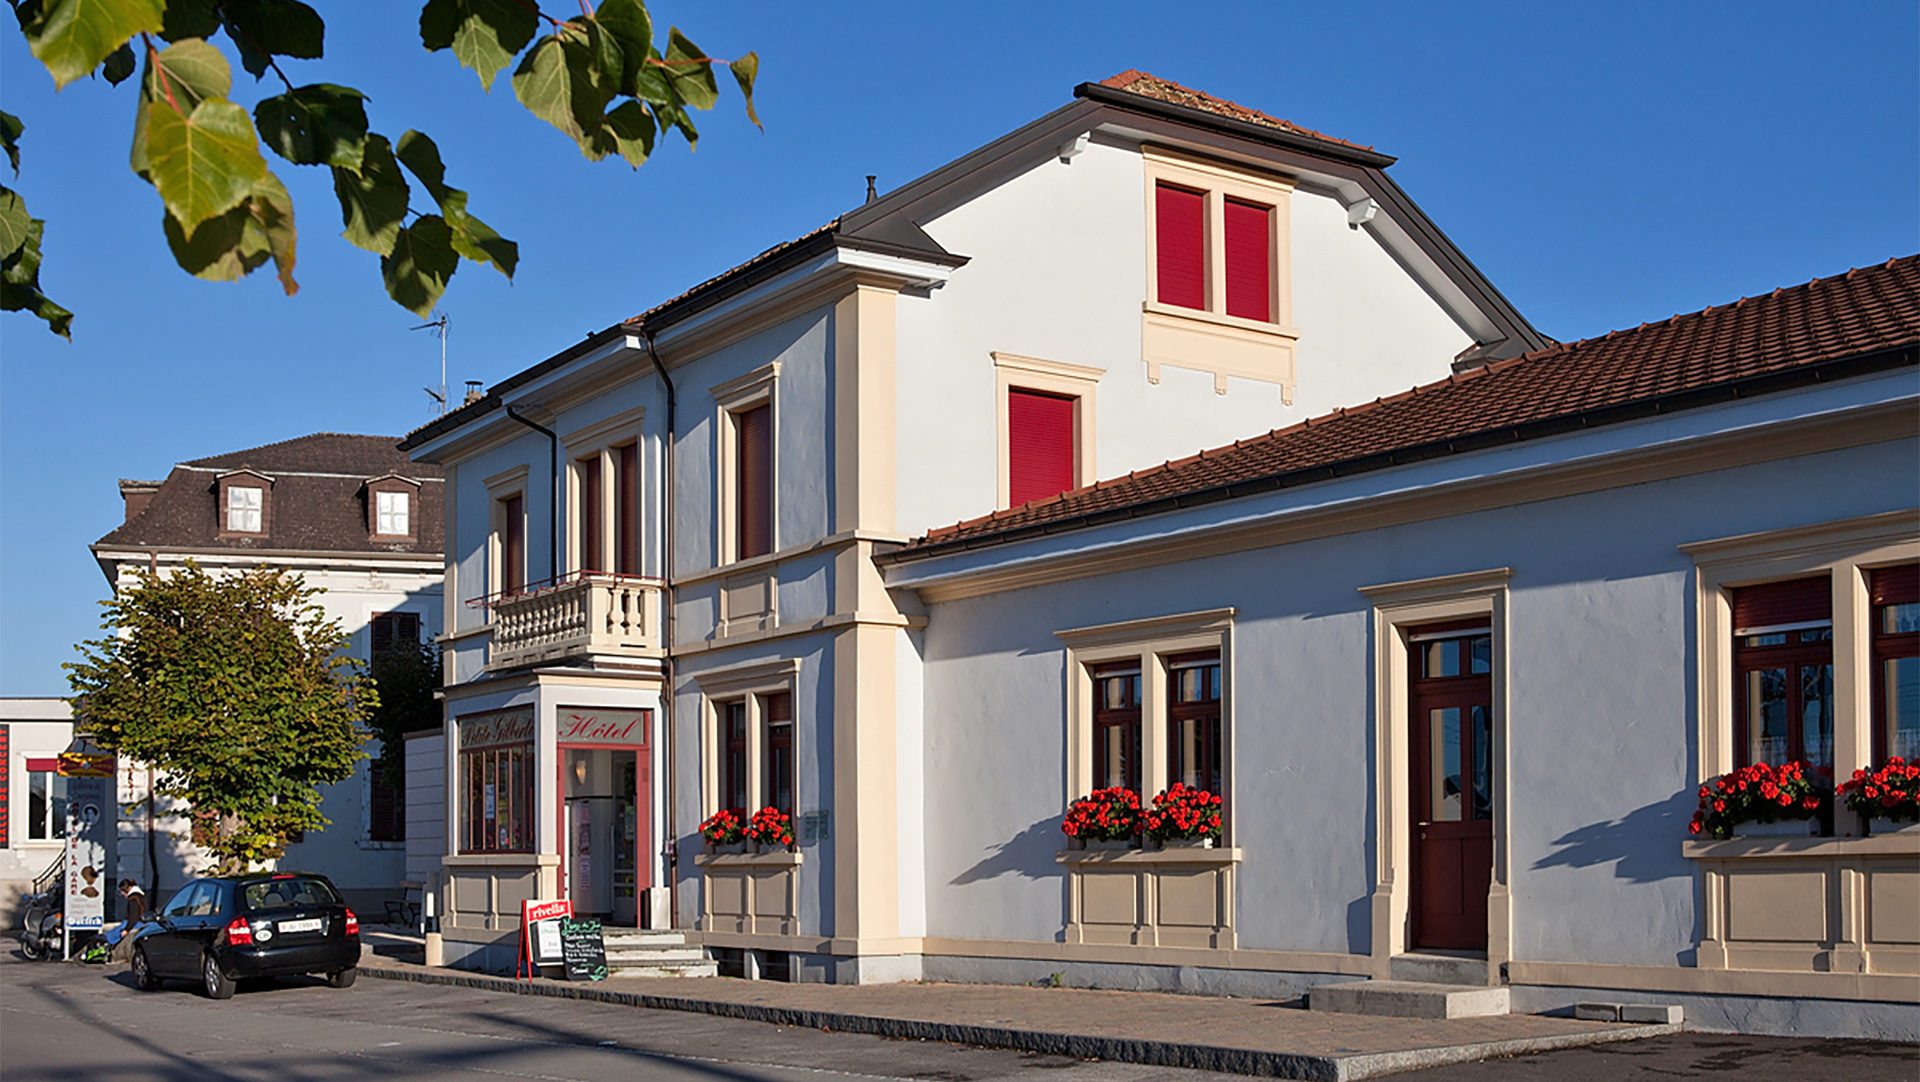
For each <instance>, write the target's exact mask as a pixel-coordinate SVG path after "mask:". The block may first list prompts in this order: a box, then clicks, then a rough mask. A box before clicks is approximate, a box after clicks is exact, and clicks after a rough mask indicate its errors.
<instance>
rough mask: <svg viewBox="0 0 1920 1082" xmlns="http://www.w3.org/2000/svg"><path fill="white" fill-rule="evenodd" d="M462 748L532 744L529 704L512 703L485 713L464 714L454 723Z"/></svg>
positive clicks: (530, 708) (531, 717) (531, 716)
mask: <svg viewBox="0 0 1920 1082" xmlns="http://www.w3.org/2000/svg"><path fill="white" fill-rule="evenodd" d="M456 724H457V725H458V726H459V729H460V746H461V747H462V748H484V747H491V746H493V745H495V744H531V743H533V707H531V706H516V707H514V708H513V709H511V710H495V711H493V712H491V713H486V714H468V715H467V716H466V717H463V718H460V719H459V720H458V721H457V723H456Z"/></svg>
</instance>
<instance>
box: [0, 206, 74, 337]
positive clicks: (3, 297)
mask: <svg viewBox="0 0 1920 1082" xmlns="http://www.w3.org/2000/svg"><path fill="white" fill-rule="evenodd" d="M45 229H46V223H45V222H43V221H41V220H40V219H38V218H34V219H30V220H29V223H28V226H27V239H26V242H25V243H23V244H22V245H21V246H20V248H19V249H18V250H17V251H15V252H14V253H13V254H12V255H9V256H7V257H6V258H5V259H0V312H31V313H32V314H33V315H35V316H38V317H39V318H40V319H42V320H44V321H45V322H46V324H47V329H48V330H50V331H52V332H53V333H55V334H57V335H59V336H60V337H62V338H66V339H71V338H72V337H73V335H72V333H70V328H71V327H72V325H73V313H72V312H69V311H67V310H66V309H65V308H62V307H60V306H59V305H57V304H55V303H53V300H52V299H51V298H49V297H48V296H47V295H46V294H45V293H42V292H40V237H41V234H42V232H43V231H44V230H45Z"/></svg>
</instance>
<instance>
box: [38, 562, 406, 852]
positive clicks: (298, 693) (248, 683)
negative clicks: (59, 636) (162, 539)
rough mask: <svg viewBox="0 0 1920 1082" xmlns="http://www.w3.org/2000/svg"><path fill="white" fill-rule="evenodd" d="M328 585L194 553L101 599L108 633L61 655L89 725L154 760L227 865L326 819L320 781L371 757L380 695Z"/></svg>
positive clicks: (158, 784)
mask: <svg viewBox="0 0 1920 1082" xmlns="http://www.w3.org/2000/svg"><path fill="white" fill-rule="evenodd" d="M320 592H321V591H320V590H319V589H318V588H316V587H309V586H306V585H305V584H304V583H302V581H301V580H300V578H299V576H297V575H293V574H289V573H287V572H284V571H276V570H268V569H265V568H262V569H259V570H256V571H251V572H247V573H245V574H238V575H209V574H207V573H206V572H205V571H203V570H201V569H200V567H199V565H197V564H195V563H192V562H191V561H190V562H188V564H187V565H186V567H185V568H184V569H183V570H181V571H179V572H177V573H174V574H171V575H166V576H160V577H151V578H149V577H140V578H137V579H136V581H135V582H134V583H133V584H132V585H130V586H127V587H125V588H123V589H122V590H120V591H119V592H118V594H117V596H115V597H114V598H113V600H111V601H106V602H102V605H103V606H104V608H105V609H106V618H105V621H104V622H103V623H102V625H101V630H102V631H104V632H105V633H106V634H105V635H104V636H103V637H102V638H99V639H95V640H92V641H89V642H84V643H81V644H80V646H79V647H78V649H79V651H80V653H81V654H82V655H83V657H84V660H83V661H80V662H77V663H69V664H67V665H65V666H64V668H65V669H66V670H67V680H68V683H69V684H70V685H71V686H72V688H73V704H74V716H75V718H76V719H78V724H77V726H76V727H77V728H78V730H79V731H80V732H82V733H85V734H86V735H88V736H90V737H92V738H93V741H94V742H95V743H96V744H98V745H100V746H101V747H102V748H104V749H106V750H108V751H111V752H113V753H115V754H116V755H120V756H123V757H125V758H129V759H132V760H135V761H137V762H143V763H148V764H151V765H152V766H153V768H154V771H155V794H156V795H157V796H164V797H171V798H174V799H176V800H180V801H184V802H185V803H186V804H187V806H188V808H189V809H190V810H189V811H188V812H182V813H178V814H191V815H193V816H194V817H196V818H198V819H203V820H205V821H207V822H208V823H210V824H211V825H212V826H213V828H214V829H213V830H211V831H210V832H208V833H207V835H206V841H205V844H206V847H207V849H208V851H209V852H210V854H211V855H212V857H213V858H214V860H215V861H216V862H217V866H218V867H219V869H220V870H222V871H229V872H231V871H240V870H244V869H246V868H249V867H252V866H254V865H257V864H259V863H260V862H262V861H266V860H270V859H272V858H274V857H277V856H279V855H280V854H281V852H282V851H283V850H284V848H285V846H286V840H287V838H288V836H289V835H291V834H293V833H294V832H296V831H308V830H319V829H322V828H324V827H325V826H326V825H327V819H326V817H325V816H323V815H321V814H320V788H319V787H320V786H322V785H328V784H331V783H333V782H338V781H342V780H344V779H346V778H347V777H349V776H350V775H351V774H352V773H353V768H354V764H355V763H357V762H359V761H360V760H361V759H363V758H365V757H366V753H365V752H364V751H362V750H361V746H362V744H364V743H365V741H366V737H367V733H366V731H365V730H364V729H363V728H362V727H361V726H362V723H363V722H364V721H365V720H366V718H367V716H368V715H369V714H370V713H371V712H372V711H373V710H374V709H375V708H376V706H377V705H378V703H379V696H378V694H377V693H376V692H375V691H374V688H373V686H372V683H371V681H370V680H369V679H368V678H367V675H366V673H365V671H364V669H363V668H362V666H361V664H360V663H359V662H358V661H355V660H353V659H352V658H349V657H347V656H345V654H344V653H343V652H342V648H343V647H344V646H345V644H346V635H345V634H344V633H343V632H342V631H341V629H340V626H339V624H338V623H337V622H335V621H332V620H328V619H327V618H326V617H325V615H324V614H323V613H322V610H321V608H320V606H319V605H317V604H315V603H314V600H313V599H314V597H315V596H316V595H317V594H319V593H320Z"/></svg>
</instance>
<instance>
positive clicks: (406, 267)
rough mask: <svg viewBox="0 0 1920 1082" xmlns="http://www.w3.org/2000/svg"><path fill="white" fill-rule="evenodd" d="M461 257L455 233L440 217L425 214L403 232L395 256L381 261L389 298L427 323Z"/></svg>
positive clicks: (457, 268) (394, 248)
mask: <svg viewBox="0 0 1920 1082" xmlns="http://www.w3.org/2000/svg"><path fill="white" fill-rule="evenodd" d="M459 269H460V254H459V253H458V252H456V251H454V248H453V231H452V230H451V229H449V228H447V223H446V220H445V219H443V218H441V217H440V216H439V215H437V214H424V215H421V216H420V217H419V218H417V219H415V220H414V223H413V224H412V225H410V226H407V227H406V228H404V229H402V230H400V236H399V237H398V239H396V240H395V241H394V245H393V252H392V254H391V255H386V256H382V257H381V258H380V277H381V278H383V279H385V280H386V283H387V296H389V297H392V298H393V299H394V300H395V301H396V302H397V303H398V304H399V305H400V307H402V308H405V309H407V310H408V311H410V312H413V313H414V314H415V315H418V316H419V317H420V318H422V319H425V318H426V317H427V316H429V315H431V314H432V313H433V306H434V304H435V303H437V302H438V301H439V300H440V294H442V293H444V292H446V289H447V282H448V281H449V280H451V279H452V278H453V272H454V271H456V270H459Z"/></svg>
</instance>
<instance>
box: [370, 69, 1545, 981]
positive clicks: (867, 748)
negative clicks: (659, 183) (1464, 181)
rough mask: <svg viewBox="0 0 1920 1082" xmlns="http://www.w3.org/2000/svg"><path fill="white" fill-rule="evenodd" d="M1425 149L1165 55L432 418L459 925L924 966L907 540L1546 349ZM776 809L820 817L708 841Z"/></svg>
mask: <svg viewBox="0 0 1920 1082" xmlns="http://www.w3.org/2000/svg"><path fill="white" fill-rule="evenodd" d="M1195 101H1198V102H1200V103H1201V105H1200V106H1195V105H1193V104H1192V103H1193V102H1195ZM1181 102H1185V103H1187V104H1180V103H1181ZM1390 162H1391V159H1390V158H1387V157H1386V156H1384V155H1380V154H1377V153H1374V152H1372V151H1370V150H1367V149H1365V148H1360V147H1356V146H1353V145H1352V144H1347V143H1343V142H1341V141H1339V140H1333V139H1328V138H1326V137H1323V136H1319V135H1317V134H1315V133H1310V132H1306V131H1305V130H1304V129H1300V128H1297V127H1295V126H1293V125H1290V124H1287V123H1286V122H1284V121H1278V120H1275V119H1273V118H1271V117H1267V116H1265V115H1264V114H1258V113H1252V112H1251V111H1249V110H1243V109H1239V108H1238V107H1234V106H1229V105H1227V104H1226V103H1223V102H1218V101H1216V100H1214V99H1210V98H1206V97H1205V96H1204V95H1200V96H1197V97H1196V96H1194V95H1193V94H1192V93H1191V92H1187V91H1184V89H1183V88H1176V87H1172V85H1171V84H1166V83H1163V82H1161V81H1159V80H1155V79H1153V78H1151V77H1149V76H1143V75H1140V74H1139V73H1137V72H1130V73H1127V74H1126V75H1124V76H1120V77H1116V79H1113V80H1108V81H1107V83H1105V84H1089V85H1087V86H1083V87H1081V88H1079V89H1078V90H1077V91H1076V100H1075V101H1074V102H1073V103H1072V104H1070V105H1068V106H1065V107H1063V108H1062V109H1060V110H1058V111H1056V112H1054V113H1052V114H1049V115H1048V116H1046V117H1043V118H1041V119H1040V120H1038V121H1035V122H1034V123H1032V124H1030V125H1028V126H1027V127H1025V128H1022V129H1020V130H1019V131H1016V132H1013V133H1011V134H1010V135H1008V136H1006V137H1005V138H1003V139H1001V140H999V141H996V142H995V143H993V144H990V145H988V146H987V147H983V148H981V149H980V150H978V151H976V152H974V153H972V154H969V155H967V156H966V157H963V158H961V159H958V160H957V161H955V162H954V163H952V164H950V165H948V166H946V167H943V168H942V169H940V170H937V171H935V172H934V173H932V174H929V175H928V176H927V177H923V178H921V179H920V180H917V181H914V182H913V183H911V184H908V185H906V186H905V187H903V188H901V189H899V190H898V191H895V192H892V193H889V194H888V195H886V196H884V197H879V198H877V199H875V200H874V201H872V202H869V203H868V204H867V205H865V206H863V207H860V208H858V209H856V210H854V211H852V212H849V213H848V214H845V215H842V216H841V217H840V218H838V219H836V220H835V221H834V222H833V223H831V224H830V225H828V226H827V227H824V228H823V229H821V230H817V231H815V232H814V233H811V234H808V235H807V236H805V237H802V238H799V239H798V240H795V241H792V242H789V243H787V244H783V245H780V246H778V247H776V248H773V249H770V250H769V251H768V252H766V253H763V254H762V255H760V256H758V257H756V258H755V259H753V260H750V261H749V262H747V263H745V264H742V265H741V266H740V267H737V268H735V269H734V270H733V271H730V272H728V273H727V274H725V275H722V276H721V277H719V278H717V279H714V280H712V281H710V282H708V283H705V284H703V285H701V286H699V287H696V288H695V289H694V290H692V291H690V292H689V293H687V294H685V295H683V296H682V297H680V298H677V299H676V300H674V301H672V302H669V303H667V304H665V305H662V306H660V307H659V308H656V309H654V310H652V311H649V312H647V313H645V314H644V315H642V316H639V317H636V318H634V319H632V320H629V321H626V322H624V323H622V324H619V325H616V326H614V327H610V328H608V329H607V330H606V331H603V332H601V333H599V334H597V335H594V336H591V337H590V338H589V339H588V340H586V341H585V342H583V343H581V344H580V345H578V346H575V347H573V348H572V349H570V350H568V351H566V352H564V353H561V354H558V355H556V356H554V357H552V358H549V359H548V360H546V361H543V362H541V363H540V364H538V365H535V366H534V367H532V368H530V369H528V370H526V371H525V372H522V373H520V374H519V375H516V376H514V377H512V378H510V379H508V380H506V381H504V382H502V383H501V384H499V385H496V386H495V387H493V388H492V389H491V390H490V392H489V393H488V394H487V395H486V396H485V397H484V398H483V399H481V400H480V401H479V402H476V403H474V404H471V405H469V406H467V407H465V408H463V409H462V410H460V411H457V412H456V413H453V414H450V415H449V416H448V417H447V418H445V419H443V420H442V421H440V422H436V423H435V424H432V425H429V426H426V427H425V428H423V429H421V430H419V431H417V432H415V433H413V434H412V435H410V436H409V437H408V438H407V440H406V441H405V442H404V443H403V446H404V447H405V448H407V449H408V450H410V451H411V453H412V454H413V455H414V457H415V458H416V459H418V460H423V461H427V462H430V463H433V464H436V465H438V466H440V467H441V468H442V469H444V470H445V471H446V476H447V479H448V493H449V495H448V505H447V506H448V516H449V517H448V528H447V534H448V538H449V548H448V559H447V591H446V605H447V608H446V615H445V622H446V626H447V628H448V632H447V636H446V646H447V656H448V659H449V665H448V668H447V681H448V682H447V688H446V696H447V701H448V732H447V735H448V746H447V751H446V754H447V759H446V770H447V778H448V779H449V782H450V784H449V800H448V815H447V822H448V839H449V841H448V845H449V849H448V852H449V856H448V858H447V860H446V864H445V867H446V889H447V895H448V896H447V898H446V900H445V910H446V913H447V919H446V920H445V921H443V923H442V928H443V932H444V934H445V937H446V949H447V957H448V959H449V961H452V962H456V963H457V962H460V961H461V960H462V959H466V961H467V964H474V965H487V966H491V967H495V968H500V967H504V966H506V965H510V964H511V957H512V951H513V949H514V937H515V935H516V934H517V929H518V921H519V907H520V903H521V902H523V901H525V900H528V899H532V898H549V897H556V896H561V895H569V896H574V899H575V906H576V909H579V910H583V911H587V912H597V913H602V914H604V915H605V916H607V917H608V918H609V919H611V920H614V921H616V922H623V923H624V922H637V923H641V924H645V925H649V926H656V927H659V926H667V925H672V926H676V927H682V928H689V929H695V930H697V931H698V932H699V934H700V938H701V939H702V941H703V942H705V943H706V944H707V945H708V946H709V947H710V948H713V949H715V950H718V951H723V952H733V953H740V952H746V953H748V954H749V955H750V956H751V957H754V958H756V959H759V960H761V961H764V962H766V963H767V965H768V966H769V967H770V968H772V969H773V970H775V971H778V970H779V969H781V968H782V967H784V968H786V970H787V972H789V973H790V974H792V975H795V976H797V977H802V978H806V979H816V980H820V979H824V980H840V981H853V980H882V979H901V978H911V977H915V976H918V975H919V973H920V968H919V950H918V946H917V944H918V943H919V940H920V938H921V937H923V936H924V935H925V934H927V926H926V920H927V916H926V915H927V907H928V904H929V902H928V885H927V882H926V880H925V875H926V867H927V865H926V859H927V850H926V843H925V837H926V836H925V832H924V829H923V826H924V818H923V817H924V808H923V806H922V804H921V800H920V790H921V778H922V773H923V771H924V769H925V765H924V762H925V758H924V757H925V754H926V747H925V745H924V733H923V730H922V715H923V701H924V700H923V690H922V679H923V678H922V662H921V658H920V647H919V645H918V643H919V634H920V631H921V629H922V628H923V627H924V625H925V619H926V617H925V613H924V612H923V611H922V610H921V609H920V608H919V607H918V605H917V603H915V602H914V601H912V599H910V598H909V599H907V600H906V601H905V602H904V603H903V602H902V599H901V598H900V597H899V596H896V595H894V594H891V593H889V592H888V591H887V590H886V588H885V586H884V584H883V583H882V581H881V578H880V575H879V573H878V570H877V568H876V565H875V564H874V563H873V557H874V555H875V554H876V553H878V552H882V551H885V550H888V549H890V548H893V547H896V546H898V545H900V544H902V543H904V542H906V541H907V540H908V539H910V538H911V537H913V536H914V535H916V534H919V533H922V532H924V531H926V530H928V529H930V528H932V527H935V526H937V525H940V524H942V523H946V522H951V521H954V520H956V519H960V518H968V517H973V516H979V515H984V514H988V513H991V512H993V511H994V510H995V509H996V508H1005V507H1009V506H1013V505H1018V504H1022V503H1026V502H1028V501H1030V500H1034V499H1047V498H1051V497H1054V496H1055V495H1057V494H1058V493H1059V492H1061V491H1063V490H1066V489H1072V488H1075V487H1078V486H1084V485H1089V484H1092V483H1093V482H1094V481H1095V480H1097V479H1098V478H1101V477H1111V476H1116V475H1124V474H1126V473H1127V472H1128V471H1132V470H1138V469H1142V468H1146V467H1150V466H1154V465H1157V464H1158V463H1160V462H1162V461H1164V460H1166V459H1168V458H1173V457H1177V456H1181V455H1185V454H1189V453H1191V451H1192V450H1193V449H1195V448H1198V447H1203V446H1209V445H1216V444H1219V443H1221V442H1223V441H1228V440H1232V439H1236V438H1244V437H1252V436H1256V435H1260V434H1263V433H1266V432H1268V431H1270V430H1272V429H1274V428H1278V427H1282V426H1284V425H1287V424H1290V423H1293V422H1295V421H1297V420H1300V419H1302V418H1305V417H1308V416H1312V415H1313V414H1315V413H1319V412H1324V411H1325V410H1327V409H1330V408H1333V407H1334V406H1336V405H1340V404H1342V403H1347V402H1354V401H1361V400H1364V399H1366V398H1371V397H1375V396H1379V395H1383V394H1390V393H1393V392H1395V391H1398V390H1401V389H1403V388H1405V387H1406V386H1408V385H1410V384H1413V383H1416V382H1421V381H1426V380H1432V379H1435V378H1440V377H1443V376H1445V375H1446V374H1447V373H1448V372H1449V371H1451V370H1452V367H1451V366H1452V365H1453V364H1454V363H1455V362H1456V360H1457V361H1458V363H1460V364H1461V365H1472V364H1477V363H1482V362H1484V361H1485V360H1487V359H1490V358H1495V357H1501V356H1512V355H1516V354H1518V353H1521V352H1524V351H1525V350H1527V349H1530V348H1536V347H1538V346H1540V345H1543V344H1545V342H1546V340H1545V339H1543V338H1542V337H1540V336H1539V335H1538V333H1537V332H1535V331H1534V330H1533V329H1532V328H1531V327H1529V326H1527V324H1526V323H1525V321H1524V320H1522V319H1521V318H1520V317H1519V316H1518V314H1517V313H1515V312H1514V311H1513V310H1512V309H1511V306H1509V305H1508V304H1507V303H1506V302H1505V301H1504V300H1503V299H1502V298H1500V296H1499V294H1498V292H1497V291H1496V290H1494V288H1493V287H1492V286H1491V285H1490V284H1488V283H1487V282H1486V281H1485V280H1484V279H1483V278H1482V277H1481V276H1480V275H1478V273H1477V272H1475V271H1474V270H1473V269H1472V266H1471V264H1470V263H1469V262H1468V261H1467V260H1466V259H1465V258H1464V256H1462V255H1461V254H1460V253H1459V252H1458V251H1457V250H1455V249H1453V248H1452V246H1451V245H1450V244H1448V243H1447V242H1446V241H1445V239H1444V237H1442V236H1441V235H1440V234H1439V232H1438V230H1437V229H1436V228H1435V227H1434V226H1433V225H1432V223H1431V222H1430V221H1428V220H1427V219H1426V218H1425V216H1424V215H1423V214H1421V213H1420V211H1419V209H1418V208H1417V207H1415V206H1414V205H1413V204H1412V203H1411V201H1410V200H1408V199H1407V197H1406V196H1405V194H1404V193H1402V192H1400V190H1399V189H1398V187H1397V186H1395V185H1393V183H1392V182H1391V181H1390V180H1389V179H1387V177H1386V175H1385V173H1384V172H1383V170H1384V168H1385V166H1386V165H1387V164H1389V163H1390ZM1362 298H1364V300H1363V299H1362ZM1362 315H1364V318H1360V316H1362ZM768 806H771V807H777V808H779V809H781V810H782V811H783V812H785V813H786V814H788V815H790V816H792V817H793V819H794V823H795V827H796V832H797V834H798V839H797V845H796V847H795V848H794V849H793V850H792V851H788V852H778V853H767V854H759V855H749V854H740V855H733V854H707V853H705V852H704V851H703V846H702V844H701V839H700V836H699V834H698V833H697V831H696V828H697V827H698V825H699V824H700V822H701V821H702V820H703V819H704V818H706V817H707V816H709V815H712V814H713V813H715V812H717V811H719V810H722V809H729V808H735V809H740V810H742V811H745V812H748V813H750V812H752V811H754V810H756V809H758V808H761V807H768Z"/></svg>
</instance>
